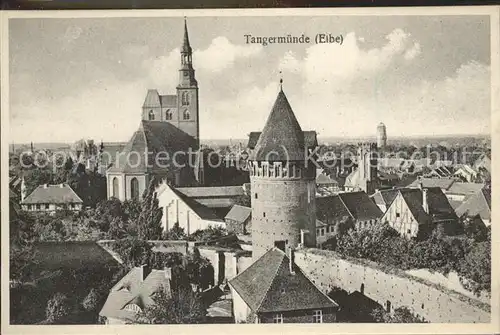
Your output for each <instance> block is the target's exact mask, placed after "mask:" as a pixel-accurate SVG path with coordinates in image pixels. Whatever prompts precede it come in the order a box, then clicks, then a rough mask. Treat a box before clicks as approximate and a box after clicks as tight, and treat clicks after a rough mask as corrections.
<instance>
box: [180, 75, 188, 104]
mask: <svg viewBox="0 0 500 335" xmlns="http://www.w3.org/2000/svg"><path fill="white" fill-rule="evenodd" d="M186 73H187V72H186ZM181 101H182V105H183V106H187V105H189V93H188V92H182V99H181Z"/></svg>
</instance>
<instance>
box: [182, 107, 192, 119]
mask: <svg viewBox="0 0 500 335" xmlns="http://www.w3.org/2000/svg"><path fill="white" fill-rule="evenodd" d="M182 118H183V119H184V120H189V119H190V118H191V115H190V114H189V111H188V110H187V109H186V110H185V111H184V113H183V114H182Z"/></svg>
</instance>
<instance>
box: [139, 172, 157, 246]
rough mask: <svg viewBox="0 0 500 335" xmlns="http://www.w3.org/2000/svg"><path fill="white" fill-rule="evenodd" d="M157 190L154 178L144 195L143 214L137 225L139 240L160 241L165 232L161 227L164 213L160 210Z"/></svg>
mask: <svg viewBox="0 0 500 335" xmlns="http://www.w3.org/2000/svg"><path fill="white" fill-rule="evenodd" d="M155 188H156V180H155V178H153V180H151V182H150V183H149V187H148V190H147V191H146V192H145V193H144V196H143V200H142V208H141V214H140V215H139V220H138V224H137V228H138V231H139V238H141V239H143V240H159V239H161V235H162V232H163V227H162V226H161V218H162V215H163V212H162V210H161V208H159V205H158V199H157V197H156V192H155Z"/></svg>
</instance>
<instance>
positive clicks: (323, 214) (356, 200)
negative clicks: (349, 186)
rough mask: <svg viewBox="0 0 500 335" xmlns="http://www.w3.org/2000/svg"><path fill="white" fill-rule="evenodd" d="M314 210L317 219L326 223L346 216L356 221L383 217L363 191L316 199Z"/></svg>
mask: <svg viewBox="0 0 500 335" xmlns="http://www.w3.org/2000/svg"><path fill="white" fill-rule="evenodd" d="M316 208H317V213H318V219H321V220H323V221H327V222H332V221H337V220H343V219H344V218H345V217H346V216H348V217H351V218H352V219H353V220H357V221H366V220H377V219H379V218H381V217H382V215H383V213H382V211H381V210H380V208H378V206H377V205H376V204H375V203H374V202H373V201H372V200H371V199H370V197H369V196H368V194H366V193H365V192H363V191H360V192H346V193H339V194H337V195H333V196H329V197H321V198H317V199H316Z"/></svg>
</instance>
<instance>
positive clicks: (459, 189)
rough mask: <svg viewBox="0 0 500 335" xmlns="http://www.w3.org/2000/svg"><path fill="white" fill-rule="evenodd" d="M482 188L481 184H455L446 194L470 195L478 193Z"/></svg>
mask: <svg viewBox="0 0 500 335" xmlns="http://www.w3.org/2000/svg"><path fill="white" fill-rule="evenodd" d="M483 188H484V184H483V183H461V182H455V183H453V185H451V186H450V188H448V190H447V191H446V193H447V194H449V193H451V194H464V195H472V194H476V193H478V192H480V191H481V190H482V189H483Z"/></svg>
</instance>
